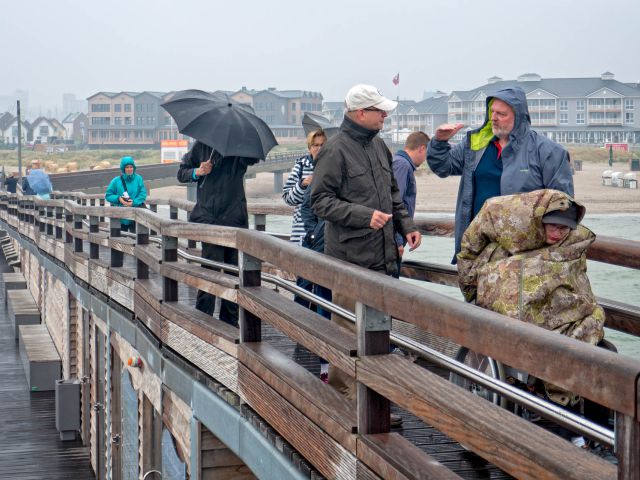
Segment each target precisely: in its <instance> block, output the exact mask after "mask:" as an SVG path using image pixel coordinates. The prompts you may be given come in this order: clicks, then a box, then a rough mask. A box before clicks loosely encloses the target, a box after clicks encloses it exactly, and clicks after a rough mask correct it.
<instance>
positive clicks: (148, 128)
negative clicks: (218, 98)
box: [87, 87, 322, 148]
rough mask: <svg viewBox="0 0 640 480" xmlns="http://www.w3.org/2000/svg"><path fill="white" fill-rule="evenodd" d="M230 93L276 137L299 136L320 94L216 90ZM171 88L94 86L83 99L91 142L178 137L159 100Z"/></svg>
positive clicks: (123, 143)
mask: <svg viewBox="0 0 640 480" xmlns="http://www.w3.org/2000/svg"><path fill="white" fill-rule="evenodd" d="M220 92H222V93H225V94H227V95H228V96H229V97H230V98H231V99H233V100H235V101H237V102H240V103H246V104H248V105H251V106H252V107H253V109H254V111H255V113H256V115H257V116H259V117H260V118H262V119H263V120H264V121H265V122H266V123H267V125H269V126H270V127H271V129H272V130H273V133H274V135H275V136H276V139H277V140H278V141H279V142H280V143H290V142H299V141H301V140H303V139H304V131H303V129H302V116H303V115H304V113H305V112H316V113H318V112H321V111H322V94H321V93H320V92H311V91H306V90H277V89H275V88H269V89H266V90H251V89H247V88H246V87H243V88H242V89H241V90H238V91H236V92H230V91H220ZM173 95H175V92H169V93H164V92H150V91H144V92H117V93H116V92H98V93H96V94H94V95H92V96H90V97H89V98H87V102H88V110H89V112H88V114H87V118H88V144H89V147H90V148H125V147H130V146H138V147H139V146H145V145H147V146H152V145H154V146H155V145H159V143H160V141H162V140H180V139H186V138H187V137H185V136H183V135H181V134H180V133H179V132H178V129H177V127H176V125H175V122H174V121H173V119H172V118H171V117H170V115H169V114H168V113H167V112H166V111H165V110H164V109H163V108H162V107H161V106H160V105H161V104H162V103H163V102H165V101H167V100H169V99H171V98H172V97H173Z"/></svg>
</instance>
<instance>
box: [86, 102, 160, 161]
mask: <svg viewBox="0 0 640 480" xmlns="http://www.w3.org/2000/svg"><path fill="white" fill-rule="evenodd" d="M165 95H166V94H165V93H161V92H148V91H145V92H118V93H115V92H98V93H96V94H94V95H92V96H90V97H89V98H87V102H88V109H89V113H88V114H87V117H88V122H89V126H88V134H89V138H88V144H89V147H90V148H121V147H128V146H144V145H156V144H158V141H159V140H158V138H157V137H158V136H157V129H158V126H159V124H160V121H161V119H162V118H163V114H164V110H163V109H162V108H161V107H160V104H161V103H162V102H163V97H164V96H165Z"/></svg>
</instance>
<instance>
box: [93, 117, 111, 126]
mask: <svg viewBox="0 0 640 480" xmlns="http://www.w3.org/2000/svg"><path fill="white" fill-rule="evenodd" d="M91 125H109V117H92V118H91Z"/></svg>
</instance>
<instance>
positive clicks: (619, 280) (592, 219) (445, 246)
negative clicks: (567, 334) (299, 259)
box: [267, 214, 640, 359]
mask: <svg viewBox="0 0 640 480" xmlns="http://www.w3.org/2000/svg"><path fill="white" fill-rule="evenodd" d="M429 216H430V217H437V218H447V219H451V218H453V215H451V214H442V215H435V214H434V215H429ZM582 223H583V224H584V225H585V226H586V227H588V228H590V229H591V230H592V231H593V232H594V233H595V234H596V235H607V236H611V237H619V238H625V239H628V240H638V239H640V214H638V215H636V214H621V215H611V214H609V215H587V216H586V217H585V219H584V221H583V222H582ZM290 228H291V218H290V217H273V216H269V218H268V221H267V231H269V232H274V233H288V232H289V231H290ZM453 248H454V245H453V239H452V238H440V237H426V238H424V239H423V242H422V246H421V247H420V248H419V249H418V250H416V251H415V252H408V253H407V254H406V255H405V259H406V260H416V261H426V262H433V263H441V264H449V263H450V262H451V258H452V257H453ZM587 269H588V274H589V279H590V281H591V286H592V288H593V291H594V293H595V294H596V295H597V296H599V297H603V298H608V299H612V300H616V301H619V302H624V303H628V304H631V305H636V306H640V270H633V269H630V268H624V267H617V266H613V265H608V264H603V263H600V262H592V261H589V262H588V267H587ZM405 281H410V280H405ZM416 283H417V284H419V285H421V286H423V287H424V288H428V289H430V290H434V291H437V292H438V293H441V294H443V295H447V296H450V297H453V298H457V299H459V300H460V301H462V295H461V294H460V291H459V290H458V289H457V288H453V287H446V286H442V285H434V284H430V283H425V282H416ZM605 336H606V338H607V339H608V340H610V341H611V342H613V343H614V344H615V345H616V347H617V348H618V351H619V353H621V354H623V355H628V356H631V357H634V358H636V359H637V358H640V338H636V337H633V336H631V335H627V334H624V333H620V332H617V331H614V330H610V329H607V330H606V333H605Z"/></svg>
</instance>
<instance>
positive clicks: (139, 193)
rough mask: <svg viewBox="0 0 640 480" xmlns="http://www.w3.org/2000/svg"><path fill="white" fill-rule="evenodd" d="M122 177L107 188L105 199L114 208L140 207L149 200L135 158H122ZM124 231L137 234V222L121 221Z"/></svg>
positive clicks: (116, 178)
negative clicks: (137, 171) (137, 170)
mask: <svg viewBox="0 0 640 480" xmlns="http://www.w3.org/2000/svg"><path fill="white" fill-rule="evenodd" d="M120 171H121V172H122V175H119V176H117V177H115V178H114V179H113V180H111V183H110V184H109V186H108V187H107V191H106V192H105V199H106V200H107V202H109V203H111V205H112V206H114V207H140V206H142V205H144V201H145V200H146V199H147V189H146V188H145V187H144V181H143V179H142V177H141V176H140V175H138V174H137V173H136V164H135V162H134V161H133V157H122V159H121V160H120ZM121 225H122V231H123V232H126V231H127V230H128V231H130V232H135V222H133V221H131V220H124V219H123V220H121Z"/></svg>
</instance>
